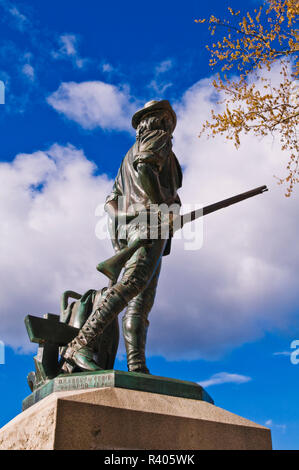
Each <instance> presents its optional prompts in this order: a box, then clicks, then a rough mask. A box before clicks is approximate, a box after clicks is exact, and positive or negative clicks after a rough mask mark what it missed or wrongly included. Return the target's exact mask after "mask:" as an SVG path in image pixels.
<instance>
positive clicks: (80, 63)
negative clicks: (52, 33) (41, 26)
mask: <svg viewBox="0 0 299 470" xmlns="http://www.w3.org/2000/svg"><path fill="white" fill-rule="evenodd" d="M78 43H79V38H78V36H76V35H75V34H62V35H61V36H60V37H59V44H60V49H59V50H58V51H52V56H53V57H54V59H67V58H68V59H71V60H72V62H73V65H74V66H75V67H77V68H78V69H82V68H83V67H85V65H86V64H87V63H88V62H89V59H86V58H85V59H83V58H82V57H80V55H79V52H78Z"/></svg>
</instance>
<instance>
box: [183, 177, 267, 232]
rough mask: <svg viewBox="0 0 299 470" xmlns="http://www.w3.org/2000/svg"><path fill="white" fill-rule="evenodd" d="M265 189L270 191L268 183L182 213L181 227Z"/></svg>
mask: <svg viewBox="0 0 299 470" xmlns="http://www.w3.org/2000/svg"><path fill="white" fill-rule="evenodd" d="M265 191H268V188H267V186H266V185H264V186H259V187H258V188H255V189H251V190H250V191H246V192H245V193H241V194H238V195H237V196H233V197H229V198H228V199H224V200H223V201H219V202H216V203H215V204H210V205H209V206H205V207H203V208H202V209H197V210H195V211H192V212H189V213H187V214H184V215H181V227H183V225H184V224H185V223H186V222H192V220H195V219H198V218H199V217H203V216H205V215H208V214H211V212H215V211H218V210H219V209H224V208H225V207H228V206H231V205H232V204H236V203H237V202H241V201H244V200H245V199H248V198H250V197H253V196H257V195H258V194H263V193H264V192H265Z"/></svg>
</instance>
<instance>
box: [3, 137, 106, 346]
mask: <svg viewBox="0 0 299 470" xmlns="http://www.w3.org/2000/svg"><path fill="white" fill-rule="evenodd" d="M94 170H95V165H94V164H93V163H91V162H90V161H88V160H87V159H86V158H85V156H84V154H83V152H82V151H81V150H78V149H76V148H74V147H72V146H70V145H68V146H66V147H61V146H59V145H53V146H52V147H51V148H50V149H49V150H47V151H38V152H35V153H33V154H31V155H30V154H22V155H18V156H17V157H16V158H15V159H14V161H13V162H12V163H1V164H0V182H1V184H0V194H1V197H0V214H1V220H2V223H1V227H0V233H1V247H0V256H1V274H0V276H1V291H0V305H1V323H0V338H1V340H2V341H4V342H5V343H6V344H10V345H12V346H13V347H15V348H17V347H25V348H28V347H29V341H28V339H27V334H26V331H25V327H24V317H25V316H26V315H28V314H33V315H35V314H37V315H42V314H43V313H47V312H53V313H59V299H60V295H61V293H62V292H63V291H64V290H67V289H69V288H71V289H74V290H77V291H78V292H83V291H86V290H88V289H90V288H102V287H103V286H104V285H106V280H105V279H104V276H102V275H100V274H99V273H98V272H97V271H96V269H95V266H96V264H97V262H98V261H100V260H102V259H105V258H106V257H108V256H109V255H110V254H111V247H110V242H109V241H108V240H106V241H99V240H98V239H97V238H96V236H95V224H96V221H97V219H96V217H95V208H96V207H97V205H98V204H99V203H101V202H103V201H104V199H105V197H106V194H107V193H108V191H109V190H110V188H111V181H109V180H108V179H107V177H106V176H105V175H101V176H95V175H94Z"/></svg>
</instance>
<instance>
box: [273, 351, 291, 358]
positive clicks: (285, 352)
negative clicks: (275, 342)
mask: <svg viewBox="0 0 299 470" xmlns="http://www.w3.org/2000/svg"><path fill="white" fill-rule="evenodd" d="M290 355H291V351H278V352H274V353H273V356H287V357H289V356H290Z"/></svg>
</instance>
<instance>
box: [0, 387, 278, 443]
mask: <svg viewBox="0 0 299 470" xmlns="http://www.w3.org/2000/svg"><path fill="white" fill-rule="evenodd" d="M0 449H16V450H17V449H18V450H19V449H27V450H29V449H30V450H34V449H36V450H37V449H39V450H40V449H57V450H59V449H61V450H62V449H70V450H75V449H80V450H81V449H90V450H98V449H109V450H116V449H122V450H124V449H125V450H128V449H130V450H132V449H151V450H153V449H163V450H175V449H178V450H195V449H215V450H216V449H235V450H245V449H246V450H247V449H252V450H253V449H271V434H270V430H269V429H267V428H265V427H263V426H260V425H258V424H255V423H253V422H251V421H248V420H247V419H244V418H241V417H239V416H237V415H235V414H232V413H230V412H228V411H226V410H223V409H221V408H218V407H216V406H215V405H213V404H212V403H209V402H207V401H203V400H198V399H192V398H183V397H178V396H169V395H166V394H159V393H152V392H147V391H140V390H132V389H131V390H130V389H126V388H118V387H115V386H112V387H109V386H108V387H105V388H91V389H87V390H72V391H58V392H55V391H54V392H53V393H51V394H50V395H48V396H46V397H45V398H43V399H42V400H40V401H38V402H36V403H35V404H34V405H32V406H30V407H29V408H27V409H26V410H25V411H23V412H22V413H21V414H20V415H18V416H17V417H16V418H14V419H13V420H12V421H10V422H9V423H8V424H7V425H6V426H4V427H3V428H2V429H1V430H0Z"/></svg>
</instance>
